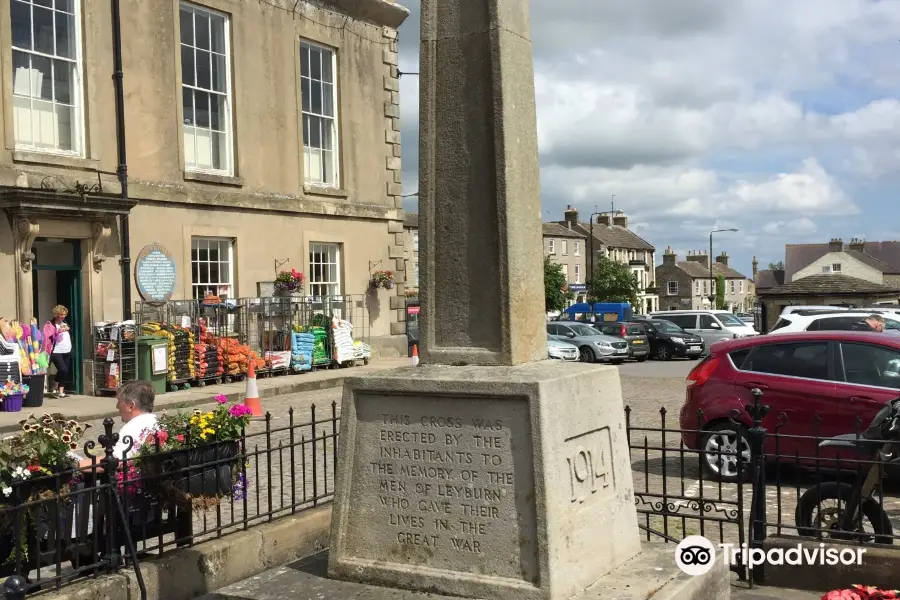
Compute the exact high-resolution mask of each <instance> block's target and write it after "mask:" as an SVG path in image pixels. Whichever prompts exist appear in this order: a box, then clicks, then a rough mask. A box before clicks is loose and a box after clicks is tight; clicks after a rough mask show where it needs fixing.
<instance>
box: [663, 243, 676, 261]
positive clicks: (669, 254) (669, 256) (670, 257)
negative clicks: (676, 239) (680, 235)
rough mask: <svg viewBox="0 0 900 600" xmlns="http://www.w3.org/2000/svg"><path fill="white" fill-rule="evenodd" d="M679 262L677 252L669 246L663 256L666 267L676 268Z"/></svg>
mask: <svg viewBox="0 0 900 600" xmlns="http://www.w3.org/2000/svg"><path fill="white" fill-rule="evenodd" d="M677 262H678V257H677V256H676V255H675V251H674V250H672V246H667V247H666V251H665V253H664V254H663V264H664V265H666V266H675V263H677Z"/></svg>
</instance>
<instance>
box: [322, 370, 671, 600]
mask: <svg viewBox="0 0 900 600" xmlns="http://www.w3.org/2000/svg"><path fill="white" fill-rule="evenodd" d="M339 452H340V455H339V462H338V469H337V475H336V476H337V481H336V484H337V486H336V492H335V502H334V509H333V510H334V513H333V517H332V533H331V540H332V541H331V549H330V555H329V569H328V571H329V575H330V576H332V577H334V578H338V579H345V580H349V581H355V582H360V583H370V584H378V585H384V586H390V587H395V588H406V589H411V590H420V591H427V592H432V593H438V594H447V595H456V596H465V597H471V598H498V599H507V598H508V599H510V600H512V599H516V600H526V599H546V600H563V599H568V598H572V597H573V596H575V595H577V594H578V593H580V592H582V591H584V590H585V589H586V588H588V587H590V586H591V585H592V584H593V583H595V582H596V581H597V580H598V579H600V578H601V577H603V576H604V575H606V574H607V573H610V572H611V571H613V570H614V569H616V568H617V567H619V566H620V565H622V564H623V563H625V562H626V561H628V560H629V559H631V558H633V557H634V556H635V555H636V554H638V552H639V551H640V541H639V535H638V525H637V513H636V511H635V507H634V490H633V484H632V477H631V461H630V456H629V450H628V443H627V439H626V432H625V421H624V412H623V406H622V390H621V385H620V382H619V375H618V371H617V370H616V369H614V368H611V367H600V366H596V365H584V364H570V363H560V362H555V361H544V362H540V363H533V364H528V365H523V366H518V367H449V366H437V365H427V366H426V365H422V366H419V367H408V368H402V369H396V370H392V371H384V372H378V373H374V374H372V375H367V376H365V377H356V378H351V379H348V380H347V381H346V382H345V384H344V399H343V407H342V415H341V435H340V438H339ZM673 552H674V547H673ZM673 556H674V555H673Z"/></svg>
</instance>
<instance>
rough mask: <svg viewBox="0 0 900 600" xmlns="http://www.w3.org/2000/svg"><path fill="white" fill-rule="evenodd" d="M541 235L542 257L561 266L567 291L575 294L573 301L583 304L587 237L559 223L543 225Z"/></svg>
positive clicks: (585, 287)
mask: <svg viewBox="0 0 900 600" xmlns="http://www.w3.org/2000/svg"><path fill="white" fill-rule="evenodd" d="M543 233H544V240H543V242H544V256H549V257H550V260H551V261H553V262H555V263H559V264H560V265H562V270H563V274H564V275H565V276H566V281H567V282H568V283H569V289H570V290H572V291H573V292H574V293H575V299H574V301H575V302H584V299H585V296H586V295H587V286H586V285H585V282H586V281H587V271H586V270H585V266H586V264H587V262H586V261H587V255H588V250H587V248H586V247H585V244H586V243H587V237H586V236H585V235H584V234H583V233H580V232H578V231H576V230H575V229H573V228H572V227H571V226H569V225H568V224H567V225H561V224H559V223H544V225H543Z"/></svg>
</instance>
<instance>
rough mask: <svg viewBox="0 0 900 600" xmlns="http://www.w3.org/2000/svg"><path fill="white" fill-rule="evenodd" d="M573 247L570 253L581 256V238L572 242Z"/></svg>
mask: <svg viewBox="0 0 900 600" xmlns="http://www.w3.org/2000/svg"><path fill="white" fill-rule="evenodd" d="M572 243H573V244H574V247H573V248H572V253H573V254H574V255H575V256H581V240H575V241H573V242H572Z"/></svg>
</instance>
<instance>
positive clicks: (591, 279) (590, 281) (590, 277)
mask: <svg viewBox="0 0 900 600" xmlns="http://www.w3.org/2000/svg"><path fill="white" fill-rule="evenodd" d="M602 214H603V213H602V212H594V213H591V216H590V220H591V239H590V240H589V241H588V244H589V245H590V248H589V249H588V252H590V253H591V270H590V272H589V273H588V279H587V286H588V293H587V296H588V298H590V297H591V286H592V285H593V283H594V217H596V216H600V215H602Z"/></svg>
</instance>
